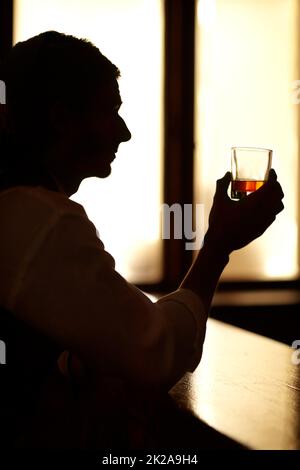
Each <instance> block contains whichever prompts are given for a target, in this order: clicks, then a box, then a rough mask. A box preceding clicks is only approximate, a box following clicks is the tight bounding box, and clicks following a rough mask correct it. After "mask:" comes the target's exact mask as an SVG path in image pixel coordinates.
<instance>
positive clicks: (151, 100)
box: [14, 0, 163, 283]
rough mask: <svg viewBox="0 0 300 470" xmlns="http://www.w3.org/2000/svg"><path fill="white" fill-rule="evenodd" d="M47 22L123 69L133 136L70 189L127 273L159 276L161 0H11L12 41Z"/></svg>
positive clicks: (148, 279) (136, 278)
mask: <svg viewBox="0 0 300 470" xmlns="http://www.w3.org/2000/svg"><path fill="white" fill-rule="evenodd" d="M47 30H57V31H60V32H63V33H67V34H72V35H74V36H77V37H82V38H87V39H89V40H91V41H92V42H93V43H94V44H95V45H96V46H97V47H99V49H100V51H101V52H102V53H103V54H104V55H106V56H107V57H108V58H109V59H110V60H111V61H112V62H113V63H115V64H116V65H117V66H118V68H119V69H120V70H121V75H122V77H121V79H120V80H119V85H120V92H121V97H122V100H123V105H122V108H121V111H120V114H121V115H122V117H123V118H124V119H125V121H126V123H127V125H128V127H129V129H130V131H131V134H132V139H131V141H130V142H128V143H123V144H121V145H120V148H119V152H118V154H117V158H116V160H115V161H114V162H113V164H112V174H111V176H110V177H109V178H107V179H104V180H100V179H97V178H89V179H87V180H85V181H84V182H83V183H82V184H81V186H80V188H79V191H78V192H77V193H76V195H74V196H73V197H72V199H73V200H75V201H77V202H79V203H81V204H82V205H83V206H84V208H85V209H86V212H87V214H88V216H89V218H90V219H91V220H92V222H93V223H94V224H95V226H96V227H97V229H98V232H99V236H100V238H101V240H102V241H103V243H104V245H105V248H106V250H107V251H109V252H110V253H111V254H112V255H113V256H114V258H115V260H116V269H117V270H118V271H119V272H120V273H121V274H122V275H123V276H125V277H126V278H127V279H128V280H129V281H131V282H135V283H152V282H153V283H155V282H159V281H160V280H161V277H162V241H161V236H160V206H161V203H162V112H163V104H162V103H163V98H162V89H163V87H162V84H163V66H162V63H163V8H162V2H161V0H85V1H82V0H48V1H46V0H44V1H40V0H15V2H14V43H16V42H18V41H21V40H25V39H28V38H29V37H31V36H34V35H36V34H38V33H41V32H43V31H47Z"/></svg>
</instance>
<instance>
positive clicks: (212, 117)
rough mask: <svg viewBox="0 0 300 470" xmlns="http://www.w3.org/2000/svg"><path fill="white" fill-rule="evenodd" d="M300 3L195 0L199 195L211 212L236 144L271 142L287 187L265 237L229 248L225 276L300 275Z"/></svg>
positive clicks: (275, 164) (294, 0) (286, 277)
mask: <svg viewBox="0 0 300 470" xmlns="http://www.w3.org/2000/svg"><path fill="white" fill-rule="evenodd" d="M298 4H299V2H298V1H297V0H272V1H270V0H198V2H197V10H198V11H197V44H196V130H195V139H196V172H195V174H196V177H195V189H196V199H197V202H200V203H204V205H205V214H206V219H207V216H208V213H209V210H210V207H211V203H212V197H213V193H214V190H215V181H216V179H218V178H220V177H222V176H223V175H224V174H225V172H226V171H227V170H230V148H231V147H232V146H245V147H247V146H249V147H263V148H270V149H273V151H274V155H273V168H274V169H275V170H276V172H277V174H278V178H279V180H280V182H281V184H282V187H283V191H284V193H285V198H284V205H285V210H284V211H283V212H282V213H281V214H279V216H278V217H277V219H276V222H275V223H274V224H273V225H272V227H271V228H270V229H269V230H268V231H267V232H266V233H265V234H264V235H263V236H262V237H261V238H259V239H258V240H256V241H255V242H252V243H251V244H250V245H249V246H248V247H247V248H244V249H243V250H241V251H239V252H235V253H234V254H233V255H232V256H231V262H230V263H229V265H228V267H227V268H226V270H225V272H224V274H223V279H226V280H276V279H278V280H292V279H294V278H296V277H298V275H299V263H298V244H299V240H298V214H299V202H298V201H299V166H298V161H299V145H298V142H299V124H298V115H299V106H300V105H299V104H298V105H297V103H296V102H295V97H297V96H296V94H295V90H294V89H293V88H294V86H295V81H296V80H299V79H300V73H299V72H300V71H299V67H298V62H297V58H298V55H299V51H298V49H297V48H298V47H299V46H298V43H299V41H298V36H297V30H298V23H297V19H298ZM299 83H300V82H299ZM298 88H299V89H300V86H299V87H298ZM298 97H300V93H298ZM299 101H300V100H299Z"/></svg>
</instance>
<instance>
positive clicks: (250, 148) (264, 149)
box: [231, 147, 273, 152]
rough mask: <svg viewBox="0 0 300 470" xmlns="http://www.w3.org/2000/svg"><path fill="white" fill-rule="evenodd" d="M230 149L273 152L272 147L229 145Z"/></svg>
mask: <svg viewBox="0 0 300 470" xmlns="http://www.w3.org/2000/svg"><path fill="white" fill-rule="evenodd" d="M231 150H245V151H251V150H255V151H256V150H257V151H259V152H273V150H272V149H267V148H262V147H231Z"/></svg>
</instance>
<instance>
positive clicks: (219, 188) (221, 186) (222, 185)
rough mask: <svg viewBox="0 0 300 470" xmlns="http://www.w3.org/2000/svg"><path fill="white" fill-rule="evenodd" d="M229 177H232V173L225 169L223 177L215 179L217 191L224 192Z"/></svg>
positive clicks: (225, 191) (229, 179)
mask: <svg viewBox="0 0 300 470" xmlns="http://www.w3.org/2000/svg"><path fill="white" fill-rule="evenodd" d="M231 179H232V175H231V173H230V171H227V173H225V175H224V176H223V178H220V179H219V180H217V192H221V193H223V194H226V193H227V190H228V186H229V183H230V181H231Z"/></svg>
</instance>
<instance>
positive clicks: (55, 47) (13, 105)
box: [0, 31, 120, 168]
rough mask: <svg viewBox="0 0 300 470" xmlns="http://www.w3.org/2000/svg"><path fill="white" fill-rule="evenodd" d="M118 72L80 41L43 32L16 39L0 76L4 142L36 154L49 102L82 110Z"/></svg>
mask: <svg viewBox="0 0 300 470" xmlns="http://www.w3.org/2000/svg"><path fill="white" fill-rule="evenodd" d="M119 76H120V72H119V70H118V68H117V67H116V66H115V65H114V64H112V63H111V62H110V61H109V60H108V59H107V58H106V57H105V56H104V55H103V54H102V53H101V52H100V51H99V49H98V48H97V47H96V46H94V45H93V44H92V43H91V42H89V41H87V40H86V39H78V38H76V37H74V36H70V35H66V34H63V33H59V32H57V31H47V32H44V33H41V34H39V35H37V36H34V37H32V38H30V39H28V40H26V41H23V42H19V43H17V44H16V45H15V46H14V47H13V48H12V49H11V51H10V54H9V55H8V58H7V60H6V62H5V64H4V66H3V71H2V73H1V76H0V79H2V80H4V81H5V84H6V116H7V122H8V130H9V133H10V137H11V138H10V141H12V140H13V141H14V142H15V143H16V142H17V143H18V147H19V149H20V148H23V151H24V150H25V149H26V150H27V151H29V153H31V154H34V153H39V151H40V150H41V149H40V146H41V145H42V144H43V142H45V140H47V137H48V131H49V129H48V121H47V116H48V110H49V107H50V106H51V104H55V103H60V104H62V105H63V106H65V107H67V108H68V109H69V110H70V111H71V112H74V113H76V112H79V113H83V112H84V111H85V110H86V109H88V106H89V104H90V103H91V102H92V99H93V95H94V94H95V92H96V90H97V89H99V87H101V86H102V85H105V84H106V83H108V82H110V81H112V80H113V79H117V78H119ZM1 147H2V148H1V149H0V152H1V150H2V155H3V145H1ZM14 153H15V152H14ZM1 160H3V159H1V158H0V168H1V166H3V165H2V164H1Z"/></svg>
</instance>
